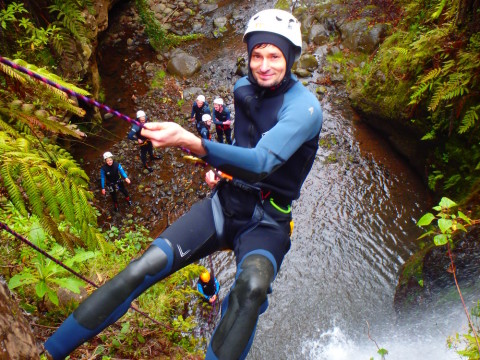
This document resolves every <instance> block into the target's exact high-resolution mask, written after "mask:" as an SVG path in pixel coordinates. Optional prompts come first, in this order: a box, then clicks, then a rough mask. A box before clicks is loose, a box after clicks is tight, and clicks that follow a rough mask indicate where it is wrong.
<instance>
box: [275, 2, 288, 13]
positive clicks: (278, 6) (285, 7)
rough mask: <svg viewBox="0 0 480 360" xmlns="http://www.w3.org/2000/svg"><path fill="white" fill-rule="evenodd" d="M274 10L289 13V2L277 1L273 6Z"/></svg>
mask: <svg viewBox="0 0 480 360" xmlns="http://www.w3.org/2000/svg"><path fill="white" fill-rule="evenodd" d="M275 9H280V10H285V11H290V1H288V0H278V1H277V3H276V4H275Z"/></svg>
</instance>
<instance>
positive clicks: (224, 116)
mask: <svg viewBox="0 0 480 360" xmlns="http://www.w3.org/2000/svg"><path fill="white" fill-rule="evenodd" d="M212 118H213V121H214V123H215V129H216V130H217V137H218V142H220V143H223V135H224V134H225V141H226V142H227V144H231V143H232V128H231V127H230V125H223V123H224V122H225V121H227V120H230V110H229V109H228V108H226V107H225V106H223V109H222V111H217V110H215V109H214V110H213V116H212Z"/></svg>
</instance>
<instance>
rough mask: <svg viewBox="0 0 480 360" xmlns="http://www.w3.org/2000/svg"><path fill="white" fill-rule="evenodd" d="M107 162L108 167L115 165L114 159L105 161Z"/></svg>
mask: <svg viewBox="0 0 480 360" xmlns="http://www.w3.org/2000/svg"><path fill="white" fill-rule="evenodd" d="M105 162H106V163H107V165H108V166H112V164H113V159H112V158H107V159H106V160H105Z"/></svg>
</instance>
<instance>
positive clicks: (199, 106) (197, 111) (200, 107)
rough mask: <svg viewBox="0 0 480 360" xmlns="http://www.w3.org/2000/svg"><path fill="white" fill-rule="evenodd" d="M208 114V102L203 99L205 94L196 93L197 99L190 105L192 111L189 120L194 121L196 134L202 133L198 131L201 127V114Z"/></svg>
mask: <svg viewBox="0 0 480 360" xmlns="http://www.w3.org/2000/svg"><path fill="white" fill-rule="evenodd" d="M205 114H208V115H210V108H209V107H208V102H207V101H206V100H205V96H203V95H198V96H197V99H196V100H195V102H194V103H193V105H192V113H191V114H190V118H191V119H190V121H191V122H195V127H196V129H197V132H198V135H200V136H201V135H202V134H201V133H200V131H201V130H202V128H203V122H202V117H203V115H205Z"/></svg>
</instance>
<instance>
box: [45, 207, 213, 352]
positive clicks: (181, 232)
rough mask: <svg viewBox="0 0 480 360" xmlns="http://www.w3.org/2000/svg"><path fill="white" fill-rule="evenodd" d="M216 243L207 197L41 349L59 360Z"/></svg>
mask: <svg viewBox="0 0 480 360" xmlns="http://www.w3.org/2000/svg"><path fill="white" fill-rule="evenodd" d="M200 218H201V219H202V221H199V219H200ZM218 247H219V242H218V240H217V237H216V231H215V221H214V219H213V211H212V200H211V199H205V200H203V201H201V202H199V203H196V204H195V205H193V206H192V209H191V210H190V211H189V212H187V213H186V214H185V215H183V216H182V217H181V218H180V219H178V220H177V221H176V222H175V223H173V224H172V225H171V226H170V227H169V228H167V230H165V231H164V232H163V233H162V234H161V235H160V237H158V238H157V239H156V240H155V241H154V242H153V244H152V245H151V246H150V247H149V248H148V249H147V250H146V251H145V253H144V254H143V255H142V256H141V257H140V258H139V259H138V260H135V261H132V262H131V263H130V264H129V265H128V266H127V267H126V268H125V269H124V270H123V271H122V272H120V273H119V274H118V275H116V276H115V277H114V278H112V279H111V280H109V281H108V282H107V283H106V284H105V285H103V286H101V287H100V288H98V289H97V290H96V291H95V292H94V293H92V295H90V296H89V297H88V298H87V299H86V300H85V301H84V302H83V303H82V304H80V306H79V307H78V308H77V309H76V310H75V311H74V313H73V314H72V315H70V316H69V317H68V318H67V319H66V320H65V321H64V323H63V324H62V325H61V326H60V327H59V328H58V330H57V331H56V332H55V333H54V334H53V335H52V336H51V337H50V338H49V339H48V340H47V342H46V343H45V349H46V350H47V351H48V352H49V353H50V355H52V357H53V358H54V359H55V360H58V359H63V358H64V357H66V356H67V355H68V354H70V353H71V352H72V351H73V350H74V349H75V348H76V347H78V346H79V345H81V344H82V343H83V342H85V341H87V340H89V339H90V338H92V337H93V336H95V335H96V334H98V333H99V332H100V331H102V330H103V329H104V328H105V327H107V326H109V325H110V324H113V323H114V322H115V321H117V320H118V319H119V318H120V317H121V316H122V315H123V314H124V313H125V312H126V311H127V310H128V308H129V306H130V304H131V302H132V301H133V300H134V299H135V298H136V297H138V296H139V295H140V294H141V293H143V292H144V291H145V290H146V289H148V288H149V287H150V286H151V285H153V284H155V283H156V282H158V281H160V280H162V279H163V278H165V277H166V276H168V275H170V274H171V273H173V272H175V271H176V270H178V269H180V268H182V267H184V266H187V265H189V264H191V263H192V262H194V261H196V260H198V259H200V258H201V257H203V256H205V255H208V254H209V253H211V252H212V251H215V250H217V248H218Z"/></svg>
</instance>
